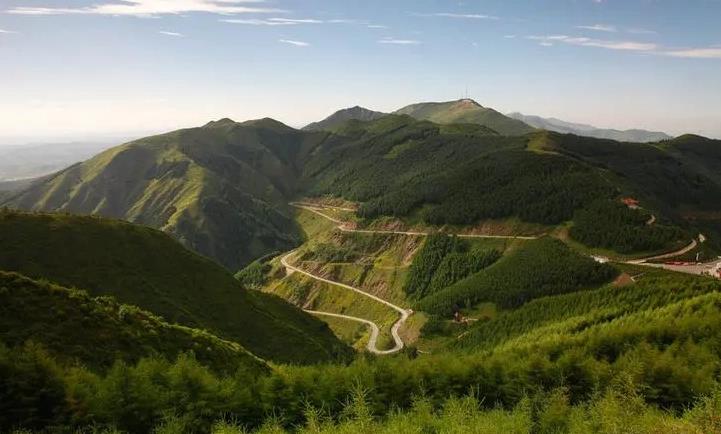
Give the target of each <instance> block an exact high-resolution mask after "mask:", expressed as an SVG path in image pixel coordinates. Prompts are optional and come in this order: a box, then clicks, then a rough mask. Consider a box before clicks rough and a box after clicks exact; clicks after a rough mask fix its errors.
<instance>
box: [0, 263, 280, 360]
mask: <svg viewBox="0 0 721 434" xmlns="http://www.w3.org/2000/svg"><path fill="white" fill-rule="evenodd" d="M0 342H2V343H3V344H5V345H7V346H8V347H11V348H12V347H15V346H18V345H24V344H27V343H30V342H32V343H34V344H40V345H42V346H43V347H44V348H46V349H48V350H49V351H51V352H52V354H54V355H56V356H57V357H58V359H60V360H64V361H65V362H67V363H72V362H75V361H78V362H80V363H82V364H83V365H85V366H88V367H89V368H91V369H100V370H105V369H108V368H110V367H111V366H112V365H113V364H114V363H116V362H117V361H118V360H122V361H124V362H126V363H132V364H134V363H137V362H138V361H139V360H140V359H141V358H143V357H150V356H161V357H164V358H166V359H167V360H171V361H173V360H175V359H176V358H177V357H178V356H179V355H180V354H183V353H187V352H189V351H192V352H193V354H194V355H195V357H196V358H197V359H198V361H200V362H201V363H203V364H205V365H206V366H208V367H210V368H211V369H213V370H214V371H215V372H219V373H226V374H232V373H234V372H235V371H237V370H238V369H239V368H243V369H248V370H250V371H255V372H258V373H261V372H265V371H267V370H268V367H267V366H266V365H265V364H264V363H263V362H262V361H261V360H259V359H258V358H256V357H255V356H253V355H252V354H250V353H249V352H248V351H247V350H245V349H244V348H243V347H241V346H240V345H238V344H236V343H234V342H230V341H225V340H222V339H219V338H217V337H215V336H213V335H211V334H210V333H208V332H205V331H201V330H196V329H191V328H188V327H183V326H179V325H171V324H168V323H166V322H164V321H162V320H161V319H160V318H158V317H157V316H155V315H153V314H152V313H150V312H146V311H143V310H141V309H139V308H137V307H135V306H130V305H123V304H119V303H117V302H116V301H115V300H114V299H112V298H111V297H96V298H93V297H90V296H88V295H87V294H86V293H84V292H82V291H79V290H74V289H67V288H63V287H61V286H57V285H53V284H50V283H46V282H39V281H36V280H32V279H28V278H26V277H23V276H21V275H19V274H16V273H6V272H3V271H0Z"/></svg>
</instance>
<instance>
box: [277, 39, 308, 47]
mask: <svg viewBox="0 0 721 434" xmlns="http://www.w3.org/2000/svg"><path fill="white" fill-rule="evenodd" d="M278 42H280V43H281V44H288V45H295V46H296V47H308V46H309V45H310V44H309V43H307V42H303V41H295V40H293V39H278Z"/></svg>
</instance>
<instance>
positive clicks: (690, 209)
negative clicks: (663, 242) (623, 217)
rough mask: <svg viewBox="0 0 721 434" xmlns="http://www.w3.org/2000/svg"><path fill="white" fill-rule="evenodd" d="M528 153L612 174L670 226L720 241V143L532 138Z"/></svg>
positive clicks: (548, 135) (693, 139) (546, 135)
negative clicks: (696, 229) (556, 156)
mask: <svg viewBox="0 0 721 434" xmlns="http://www.w3.org/2000/svg"><path fill="white" fill-rule="evenodd" d="M531 145H532V146H531V147H532V148H533V149H536V150H539V151H541V152H552V153H555V154H560V155H564V156H567V157H569V158H572V159H575V160H578V161H581V162H583V163H584V164H588V165H591V166H594V167H598V168H600V169H602V170H607V171H609V172H611V173H613V174H614V175H615V176H616V177H617V179H619V180H621V181H623V183H624V184H625V185H626V186H627V187H628V189H629V190H628V193H630V194H633V195H636V196H638V198H639V199H643V200H645V201H646V203H645V204H642V205H643V206H644V207H646V208H650V209H657V210H659V211H660V212H661V213H662V214H665V215H666V216H669V217H670V218H672V219H673V220H674V221H676V222H680V223H684V224H691V225H693V226H696V227H699V228H701V229H702V230H704V231H707V235H709V234H712V237H711V238H712V242H715V243H718V241H719V236H721V214H720V213H721V202H719V201H718V198H719V197H721V176H719V174H718V170H717V169H715V168H716V167H717V164H718V163H719V162H721V140H712V139H707V138H704V137H699V136H693V135H686V136H681V137H679V138H676V139H673V140H668V141H664V142H660V143H658V144H628V143H620V142H615V141H611V140H599V139H592V138H587V137H578V136H573V135H563V134H557V133H537V134H536V136H535V138H534V139H533V140H532V142H531Z"/></svg>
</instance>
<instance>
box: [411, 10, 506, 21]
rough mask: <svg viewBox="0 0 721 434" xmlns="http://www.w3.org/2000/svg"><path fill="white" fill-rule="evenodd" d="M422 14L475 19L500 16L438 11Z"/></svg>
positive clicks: (490, 18) (494, 18)
mask: <svg viewBox="0 0 721 434" xmlns="http://www.w3.org/2000/svg"><path fill="white" fill-rule="evenodd" d="M421 15H422V16H431V17H445V18H466V19H473V20H497V19H498V17H494V16H493V15H484V14H457V13H453V12H437V13H435V14H421Z"/></svg>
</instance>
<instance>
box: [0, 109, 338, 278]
mask: <svg viewBox="0 0 721 434" xmlns="http://www.w3.org/2000/svg"><path fill="white" fill-rule="evenodd" d="M326 136H327V134H326V133H305V132H300V131H298V130H294V129H292V128H290V127H287V126H285V125H283V124H280V123H279V122H275V121H273V120H270V119H261V120H258V121H250V122H245V123H242V124H240V123H235V122H232V121H230V120H227V119H224V120H221V121H216V122H211V123H209V124H208V125H206V126H204V127H201V128H190V129H185V130H179V131H174V132H171V133H167V134H162V135H158V136H153V137H147V138H144V139H140V140H136V141H134V142H131V143H128V144H125V145H122V146H119V147H116V148H113V149H110V150H108V151H105V152H103V153H101V154H99V155H97V156H96V157H94V158H92V159H90V160H88V161H86V162H84V163H82V164H77V165H75V166H72V167H70V168H68V169H65V170H63V171H61V172H59V173H57V174H55V175H53V176H51V177H49V178H48V179H46V180H44V181H43V182H40V183H37V184H36V185H34V186H33V187H31V188H30V189H28V190H25V191H23V192H21V193H20V194H17V195H15V196H14V197H12V198H11V199H10V200H8V201H7V202H6V204H7V205H9V206H12V207H17V208H21V209H31V210H44V211H67V212H72V213H77V214H98V215H102V216H107V217H114V218H122V219H124V220H128V221H131V222H136V223H141V224H145V225H149V226H152V227H155V228H157V229H161V230H163V231H165V232H168V233H170V234H172V235H173V236H174V237H175V238H176V239H178V240H179V241H181V242H182V243H183V244H184V245H185V246H187V247H190V248H192V249H194V250H196V251H198V252H200V253H202V254H204V255H206V256H210V257H212V258H214V259H216V260H217V261H219V262H220V263H221V264H223V265H225V266H226V267H228V268H230V269H231V270H234V271H235V270H238V269H240V268H241V267H242V265H244V264H246V263H248V262H250V261H251V260H252V259H254V258H256V257H258V256H262V255H263V254H267V253H269V252H271V251H275V250H286V249H289V248H291V247H292V246H293V245H295V244H297V243H298V241H299V237H300V233H299V231H298V228H297V227H296V226H295V225H294V224H293V221H292V219H291V218H289V217H288V216H287V215H286V214H285V212H284V209H285V208H284V204H285V201H286V198H287V197H288V196H290V195H292V194H293V191H294V188H295V184H294V180H295V179H296V177H297V173H298V172H299V164H300V163H299V161H300V160H302V159H303V158H304V156H305V155H306V154H307V153H308V152H310V150H312V149H313V148H314V147H315V146H316V145H317V144H318V143H320V142H321V141H322V140H324V139H325V137H326Z"/></svg>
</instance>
